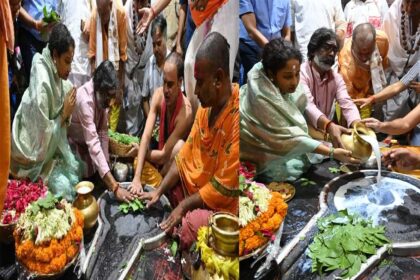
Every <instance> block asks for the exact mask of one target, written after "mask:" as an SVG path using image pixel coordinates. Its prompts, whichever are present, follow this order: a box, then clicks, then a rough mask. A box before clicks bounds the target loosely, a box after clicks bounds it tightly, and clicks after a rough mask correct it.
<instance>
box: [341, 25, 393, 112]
mask: <svg viewBox="0 0 420 280" xmlns="http://www.w3.org/2000/svg"><path fill="white" fill-rule="evenodd" d="M388 47H389V44H388V37H387V36H386V34H385V33H384V32H383V31H380V30H376V31H375V29H374V28H373V26H372V25H371V24H370V23H366V24H360V25H358V26H357V27H356V28H355V29H354V32H353V38H352V39H348V40H346V42H345V44H344V47H343V49H342V50H341V51H340V53H339V56H338V65H339V72H340V74H341V75H342V76H343V79H344V82H345V83H346V86H347V91H348V93H349V95H350V97H351V98H352V99H358V98H366V97H369V96H371V95H373V94H374V92H375V90H374V87H373V84H372V80H373V79H372V74H371V72H372V63H378V64H380V66H379V65H378V67H377V68H378V69H377V70H376V71H377V72H378V75H382V76H383V77H384V73H383V70H384V69H385V68H386V67H387V66H388V59H387V53H388ZM374 60H375V61H374ZM381 68H382V69H381ZM379 71H382V73H379ZM379 82H380V81H379V80H378V81H376V82H375V83H379ZM384 82H386V81H384ZM379 91H380V89H379ZM365 108H366V109H365ZM365 108H362V109H361V110H360V109H359V110H360V113H361V117H362V119H363V118H367V117H370V113H371V107H370V106H369V107H365Z"/></svg>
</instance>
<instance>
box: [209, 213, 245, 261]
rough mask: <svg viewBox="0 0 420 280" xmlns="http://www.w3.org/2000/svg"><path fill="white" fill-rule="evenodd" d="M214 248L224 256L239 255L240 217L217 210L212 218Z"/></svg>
mask: <svg viewBox="0 0 420 280" xmlns="http://www.w3.org/2000/svg"><path fill="white" fill-rule="evenodd" d="M210 226H211V232H212V241H213V242H212V243H213V248H214V249H215V250H216V252H218V253H219V254H221V255H223V256H230V257H236V256H238V243H239V221H238V217H236V216H234V215H232V214H230V213H223V212H217V213H215V214H213V215H212V216H211V218H210Z"/></svg>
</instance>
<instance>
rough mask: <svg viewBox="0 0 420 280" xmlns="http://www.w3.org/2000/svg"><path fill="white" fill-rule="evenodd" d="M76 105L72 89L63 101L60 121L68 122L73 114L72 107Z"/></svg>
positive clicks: (74, 90)
mask: <svg viewBox="0 0 420 280" xmlns="http://www.w3.org/2000/svg"><path fill="white" fill-rule="evenodd" d="M75 105H76V88H75V87H73V88H72V89H71V90H70V91H69V92H68V93H67V95H66V97H65V99H64V105H63V112H62V119H63V121H66V120H68V118H70V116H71V114H72V113H73V110H74V107H75Z"/></svg>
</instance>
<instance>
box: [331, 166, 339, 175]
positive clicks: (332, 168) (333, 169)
mask: <svg viewBox="0 0 420 280" xmlns="http://www.w3.org/2000/svg"><path fill="white" fill-rule="evenodd" d="M328 170H329V171H330V172H331V173H332V174H337V173H340V169H339V168H337V167H329V168H328Z"/></svg>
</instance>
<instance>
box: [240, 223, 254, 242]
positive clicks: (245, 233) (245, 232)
mask: <svg viewBox="0 0 420 280" xmlns="http://www.w3.org/2000/svg"><path fill="white" fill-rule="evenodd" d="M253 235H254V231H253V230H252V228H250V227H247V226H246V227H244V228H241V229H240V230H239V238H240V239H242V240H246V239H248V238H250V237H251V236H253Z"/></svg>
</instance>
